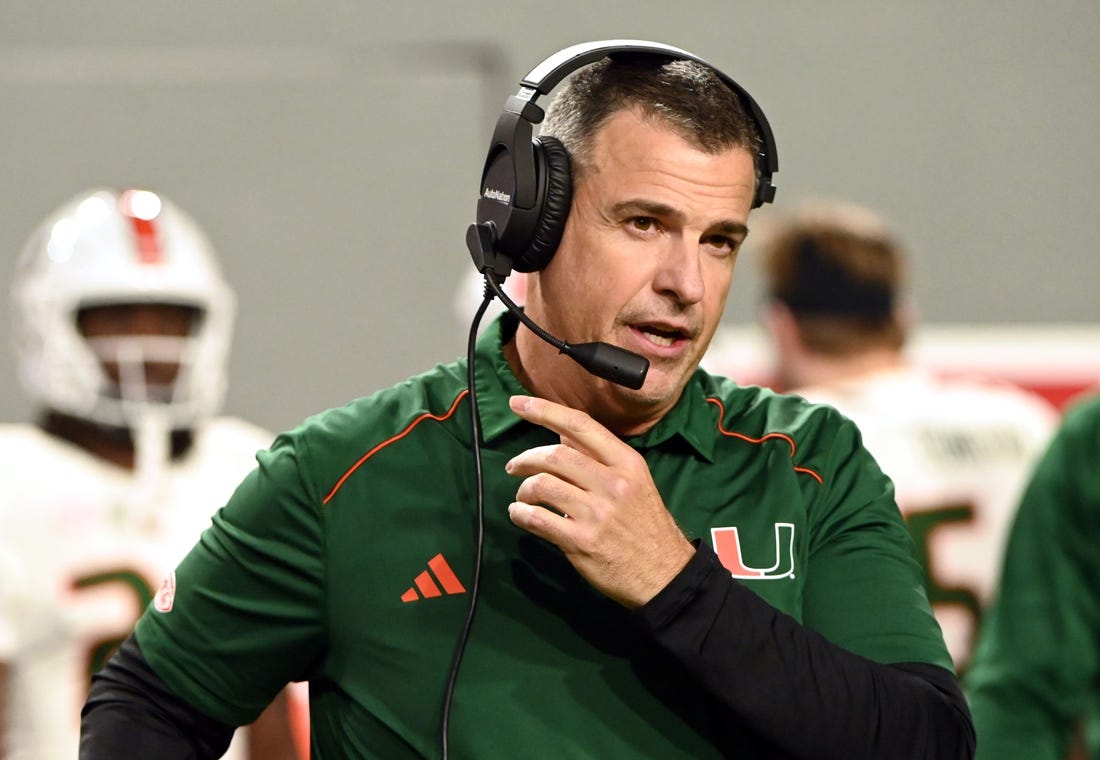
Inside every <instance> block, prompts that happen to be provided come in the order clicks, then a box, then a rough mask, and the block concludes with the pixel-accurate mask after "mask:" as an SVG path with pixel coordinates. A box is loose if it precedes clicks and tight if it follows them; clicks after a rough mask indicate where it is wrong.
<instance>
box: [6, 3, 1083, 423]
mask: <svg viewBox="0 0 1100 760" xmlns="http://www.w3.org/2000/svg"><path fill="white" fill-rule="evenodd" d="M620 37H634V38H643V39H654V40H658V41H662V42H667V43H670V44H673V45H677V46H679V47H683V48H686V49H688V50H691V51H692V52H694V53H697V54H699V55H701V56H703V57H705V58H707V59H709V60H710V61H712V62H713V63H714V64H715V65H717V66H719V67H721V68H723V69H724V70H725V71H726V72H727V73H729V74H730V75H731V76H733V77H734V78H735V79H737V80H738V81H739V82H740V83H741V84H742V85H744V86H745V87H746V88H747V89H748V90H749V91H750V92H751V93H752V94H753V96H754V97H755V98H756V99H757V101H758V102H759V103H760V104H761V106H762V107H763V108H764V110H765V112H766V113H767V115H768V118H769V120H770V122H771V124H772V127H773V129H774V131H775V135H776V140H777V143H778V146H779V156H780V171H779V173H778V174H777V176H776V180H777V183H778V184H779V188H780V189H779V196H778V199H777V205H778V207H779V208H783V207H786V206H789V205H791V204H793V203H795V202H797V201H799V200H801V199H804V198H806V197H809V196H841V197H845V198H849V199H852V200H856V201H860V202H863V203H866V204H869V205H872V206H873V207H875V208H877V209H878V210H880V211H881V212H883V213H885V214H886V215H888V216H889V217H890V218H891V219H892V220H893V221H894V222H895V224H896V226H897V227H898V229H899V231H900V232H901V234H902V235H903V236H904V237H905V238H906V239H907V240H908V242H909V244H910V247H911V249H912V251H913V254H914V263H913V266H914V272H913V291H914V296H915V298H916V300H917V303H918V306H919V308H920V313H921V316H922V319H923V320H924V321H925V322H926V323H928V324H951V323H969V324H979V325H988V326H991V327H992V326H1000V327H1004V326H1010V325H1022V324H1030V325H1034V324H1058V323H1090V324H1092V323H1095V322H1096V320H1097V314H1098V306H1097V303H1098V298H1097V295H1096V292H1095V291H1096V285H1097V281H1098V279H1100V278H1098V275H1100V258H1098V256H1097V251H1096V247H1097V235H1096V222H1095V220H1094V214H1093V212H1092V205H1093V203H1094V202H1095V199H1096V197H1097V189H1098V183H1097V177H1100V150H1098V148H1097V138H1096V134H1097V124H1098V123H1100V95H1098V93H1100V44H1097V41H1098V40H1100V4H1098V3H1097V2H1096V1H1095V0H1048V2H1044V3H1024V2H1005V1H1003V0H974V1H973V2H961V3H960V2H959V1H958V0H919V2H918V1H917V0H912V1H911V2H899V3H880V2H872V1H870V0H866V1H860V0H831V1H830V2H827V3H825V2H819V0H789V1H788V2H778V3H762V2H757V3H744V2H730V1H729V0H725V1H724V2H717V1H716V0H710V1H708V2H694V3H693V2H681V3H655V2H654V3H644V4H643V3H637V2H634V3H626V2H604V3H593V2H590V1H588V2H578V1H577V0H557V2H554V3H497V2H484V0H482V1H480V2H426V1H423V0H406V1H405V2H402V3H382V2H376V1H374V0H362V1H359V2H351V1H350V0H347V1H344V2H341V1H340V0H317V1H316V2H310V3H305V2H302V3H294V2H287V1H286V0H265V1H264V2H259V1H258V0H237V2H233V3H226V2H220V1H218V2H214V1H213V0H189V2H186V3H184V2H166V1H161V0H152V1H150V2H143V3H134V2H132V1H131V0H125V1H123V0H98V1H97V2H95V3H80V2H75V0H71V1H70V2H50V1H49V0H2V2H0V111H2V114H3V116H2V117H0V169H2V176H3V182H2V184H0V220H2V221H0V256H2V257H3V264H4V270H5V278H6V277H7V276H8V275H9V274H10V271H11V267H12V265H13V264H14V260H15V257H16V255H17V254H18V251H19V249H20V247H21V246H22V243H23V241H24V239H25V238H26V236H27V235H28V234H29V233H30V231H31V229H32V228H33V227H34V226H35V225H36V224H37V223H38V221H39V220H40V219H41V218H42V217H44V216H45V215H46V214H47V213H48V212H50V211H51V210H52V209H53V208H55V207H56V206H58V205H60V203H61V202H63V201H64V200H66V199H67V198H68V197H70V196H71V195H73V194H75V193H76V192H78V191H80V190H82V189H84V188H87V187H91V186H95V185H100V184H107V185H143V186H149V187H152V188H154V189H158V190H160V191H162V192H163V193H164V194H165V195H167V196H169V197H171V198H173V199H174V200H175V201H176V202H177V203H179V204H180V205H181V206H183V207H184V208H185V209H187V210H188V211H190V212H191V213H192V215H194V216H195V217H196V219H197V220H198V221H199V223H200V224H201V225H202V226H203V227H204V228H205V229H206V231H207V232H208V233H209V235H210V237H211V238H212V239H213V241H214V243H215V245H216V246H217V248H218V250H219V252H220V255H221V257H222V260H223V264H224V267H225V270H226V273H227V276H228V278H229V280H230V281H231V283H232V284H233V286H234V287H235V289H236V291H237V294H238V299H239V308H240V313H239V317H238V323H237V333H236V340H235V352H234V357H233V362H232V377H231V385H230V392H229V397H228V401H227V411H228V412H230V413H233V414H238V415H242V416H245V417H248V418H251V419H253V420H255V421H257V422H259V423H261V424H264V425H267V426H269V427H272V428H275V429H282V428H285V427H289V426H292V425H294V424H296V423H297V422H298V421H299V420H300V419H301V418H303V417H304V416H306V415H307V414H310V413H312V412H314V411H317V410H320V409H322V408H325V407H327V406H331V405H335V404H340V403H343V402H345V401H347V400H349V399H351V398H353V397H355V396H358V395H362V394H364V393H368V392H370V391H372V390H375V389H377V388H379V387H382V386H385V385H389V384H391V383H393V382H395V381H397V380H399V379H401V378H403V377H405V376H407V375H409V374H411V373H413V372H417V371H419V370H421V369H425V368H427V367H428V366H430V365H431V364H433V363H435V362H437V361H441V360H448V359H451V358H453V357H456V356H458V355H460V354H461V353H462V352H463V351H464V340H465V332H466V326H465V325H462V324H459V322H458V320H457V318H456V317H455V310H454V307H453V301H454V294H455V291H456V287H457V283H458V282H459V281H460V280H461V278H462V277H463V275H464V274H465V273H466V272H467V270H468V269H469V267H470V264H469V257H468V255H467V253H466V250H465V246H464V243H463V237H464V232H465V227H466V225H467V224H468V223H469V222H470V221H471V220H472V215H473V208H474V202H475V199H476V193H477V184H478V177H479V172H480V168H481V162H482V159H483V157H484V151H485V147H486V145H487V142H488V138H489V134H490V131H491V128H492V125H493V123H494V121H495V118H496V115H497V113H498V112H499V109H500V106H501V105H502V104H503V103H504V100H505V99H506V98H507V96H508V95H510V94H512V93H513V92H514V91H515V89H516V83H517V82H518V80H519V79H520V77H521V76H522V75H523V74H525V73H526V72H527V71H528V70H529V69H530V68H532V67H533V66H534V65H535V64H536V63H538V62H539V61H541V60H542V59H543V58H544V57H545V56H547V55H549V54H550V53H552V52H554V51H555V50H557V49H559V48H561V47H565V46H567V45H570V44H573V43H576V42H581V41H585V40H591V39H600V38H620ZM750 240H751V238H750ZM754 264H755V262H754V261H753V260H752V250H751V246H749V248H748V249H747V250H746V253H745V256H744V257H743V259H742V262H741V264H740V269H739V271H738V275H737V277H738V279H737V280H736V281H735V284H734V290H733V294H732V296H731V302H730V306H729V308H728V313H727V317H726V319H727V321H728V322H729V323H730V324H731V325H733V326H736V325H744V324H748V323H751V322H752V321H753V320H754V318H755V309H756V305H757V302H758V294H757V292H756V287H757V282H758V280H757V278H756V275H755V272H754V269H755V267H754ZM0 302H2V303H0V307H2V308H3V309H4V314H5V315H6V314H7V308H8V297H7V292H6V288H4V289H3V292H2V293H0ZM3 337H4V339H5V342H6V341H7V337H8V334H7V326H6V324H5V325H4V332H3ZM0 391H2V393H0V419H4V420H19V419H25V418H26V417H27V416H28V414H29V410H28V406H27V403H26V402H25V400H24V399H23V397H22V394H21V392H20V389H19V387H18V384H17V382H16V375H15V367H14V362H13V361H12V358H11V356H10V352H4V353H3V354H2V356H0Z"/></svg>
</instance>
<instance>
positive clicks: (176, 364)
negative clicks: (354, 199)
mask: <svg viewBox="0 0 1100 760" xmlns="http://www.w3.org/2000/svg"><path fill="white" fill-rule="evenodd" d="M11 290H12V301H13V323H12V333H13V337H14V343H15V352H16V355H17V359H18V369H19V372H20V379H21V380H22V383H23V386H24V388H25V390H26V392H27V394H28V395H29V397H30V399H31V401H32V402H33V404H34V410H35V413H36V415H37V416H36V419H35V420H34V422H33V424H7V425H3V426H0V480H2V481H3V489H2V490H0V756H3V757H5V758H12V759H13V760H14V759H15V758H28V759H29V758H36V759H37V760H51V759H53V758H58V759H60V758H72V757H75V756H76V754H77V751H78V750H77V748H78V744H79V728H80V708H81V706H82V704H83V703H84V700H85V698H86V697H87V693H88V688H89V685H90V683H91V677H92V674H93V673H94V672H95V671H97V670H99V669H100V668H101V667H102V666H103V664H104V663H105V662H106V660H107V658H108V657H109V656H110V654H111V653H112V652H113V651H114V650H115V649H116V648H117V647H118V645H119V643H121V642H122V641H123V639H125V637H126V635H127V634H128V633H129V631H130V630H131V629H132V628H133V625H134V622H135V621H136V620H137V618H138V616H139V615H140V614H141V612H142V610H143V609H144V608H145V607H146V606H147V605H148V603H149V602H150V601H151V600H152V598H153V596H154V593H155V591H156V589H157V588H158V587H159V585H160V584H161V582H162V580H163V578H165V577H166V576H168V574H169V573H170V572H171V570H172V569H173V568H174V567H175V564H176V563H177V562H178V561H179V560H180V559H182V557H183V556H184V554H186V552H187V550H188V549H189V548H190V547H191V545H192V544H194V542H195V540H196V539H197V538H198V536H199V534H200V532H201V531H202V530H203V529H204V528H205V527H206V526H207V525H209V524H210V515H211V513H212V512H213V511H214V509H215V508H216V506H217V505H218V504H221V503H224V502H225V501H226V500H227V499H228V498H229V496H230V494H231V493H232V492H233V489H234V488H235V486H236V485H237V483H238V482H239V481H240V479H241V478H242V477H243V476H244V475H245V473H247V472H248V471H249V470H251V469H252V468H254V467H255V464H256V462H255V455H256V452H257V451H258V450H260V449H263V448H265V447H267V446H268V445H269V444H270V442H271V438H272V436H271V434H270V433H268V432H267V431H265V430H262V429H260V428H258V427H256V426H254V425H252V424H249V423H247V422H245V421H243V420H239V419H236V418H230V417H219V416H217V413H218V410H219V409H220V406H221V403H222V399H223V396H224V393H225V389H226V374H227V372H226V369H227V363H228V352H229V345H230V337H231V332H232V325H233V318H234V309H235V303H234V296H233V293H232V291H231V290H230V288H229V286H228V284H227V283H226V282H225V280H224V278H223V276H222V273H221V271H220V268H219V266H218V262H217V261H216V259H215V256H214V251H213V249H212V247H211V246H210V243H209V241H208V240H207V239H206V237H205V236H204V234H203V233H202V231H201V230H200V229H199V227H198V226H197V224H196V223H195V222H194V220H193V219H192V218H191V217H190V216H189V215H187V214H186V213H185V212H183V211H182V210H181V209H180V208H178V207H177V206H176V205H175V204H173V203H172V202H171V201H169V200H168V199H166V198H164V197H162V196H160V195H158V194H156V193H153V192H151V191H148V190H143V189H137V188H130V189H125V190H121V191H116V190H110V189H104V188H97V189H93V190H89V191H87V192H84V193H81V194H80V195H78V196H76V197H74V198H73V199H71V200H70V201H68V202H67V203H65V204H64V205H63V206H61V207H60V208H59V209H57V210H56V211H55V212H53V213H51V214H50V215H49V216H48V217H47V218H46V219H45V220H44V221H43V222H42V223H41V225H40V226H39V227H38V228H37V230H35V232H34V233H33V234H32V236H31V237H30V239H29V240H28V242H27V244H26V246H25V247H24V250H23V252H22V255H21V257H20V259H19V261H18V263H17V266H16V269H15V273H14V278H13V281H12V287H11ZM272 696H273V698H274V697H275V696H276V695H274V694H273V695H272ZM286 709H287V707H286V699H285V698H284V697H283V696H279V698H278V699H277V700H276V704H274V705H273V706H272V709H271V711H270V712H269V713H267V714H266V716H265V718H264V719H263V720H262V721H261V722H260V723H258V724H257V725H256V726H255V727H254V730H252V731H251V732H249V741H248V746H249V747H250V748H251V749H252V750H253V752H252V754H251V755H249V754H247V753H246V752H245V751H244V741H243V739H242V741H240V742H234V748H233V749H232V750H231V752H232V756H233V757H237V758H245V757H249V756H251V757H256V758H259V757H264V758H278V757H285V758H292V757H295V756H296V755H295V754H294V752H293V743H292V741H291V740H290V739H291V735H290V732H289V724H288V722H287V713H286ZM287 750H290V751H287Z"/></svg>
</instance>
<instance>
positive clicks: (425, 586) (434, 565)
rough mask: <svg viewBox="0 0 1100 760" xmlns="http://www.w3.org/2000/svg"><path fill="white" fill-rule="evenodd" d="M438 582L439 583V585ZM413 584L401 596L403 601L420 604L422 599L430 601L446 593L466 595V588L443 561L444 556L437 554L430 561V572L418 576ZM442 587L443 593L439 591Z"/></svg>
mask: <svg viewBox="0 0 1100 760" xmlns="http://www.w3.org/2000/svg"><path fill="white" fill-rule="evenodd" d="M429 570H430V571H431V572H429ZM433 574H434V577H433ZM436 581H438V584H437V583H436ZM413 583H414V585H412V586H410V587H409V589H408V590H407V591H406V592H405V593H404V594H402V595H401V601H403V602H418V601H420V600H421V599H429V598H431V597H433V596H443V593H444V592H446V593H447V594H465V593H466V587H465V586H463V585H462V582H461V581H460V580H458V576H457V575H455V571H454V570H452V569H451V566H450V565H448V564H447V560H445V559H443V555H442V554H437V555H435V556H434V557H432V558H431V559H430V560H428V570H425V571H424V572H422V573H421V574H420V575H418V576H416V578H415V579H414V581H413ZM440 586H442V587H443V590H442V591H440V590H439V587H440ZM418 592H419V593H418Z"/></svg>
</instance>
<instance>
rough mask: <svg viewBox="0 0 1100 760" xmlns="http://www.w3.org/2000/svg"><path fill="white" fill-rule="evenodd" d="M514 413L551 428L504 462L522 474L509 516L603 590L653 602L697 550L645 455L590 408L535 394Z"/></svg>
mask: <svg viewBox="0 0 1100 760" xmlns="http://www.w3.org/2000/svg"><path fill="white" fill-rule="evenodd" d="M510 406H511V408H512V411H513V412H515V413H516V414H517V415H519V416H520V417H522V418H523V419H525V420H527V421H528V422H532V423H534V424H536V425H542V426H543V427H546V428H549V429H550V430H553V431H554V432H555V433H557V434H558V435H559V436H560V439H561V443H559V444H557V445H554V446H539V447H537V448H533V449H528V450H527V451H525V452H523V453H522V454H519V455H517V456H516V457H514V458H513V459H512V460H511V461H509V462H508V464H507V465H506V468H505V469H506V470H507V471H508V472H509V473H510V474H512V475H518V476H521V477H523V478H524V480H523V482H522V483H521V484H520V487H519V490H518V491H517V492H516V501H514V502H513V503H512V504H510V505H509V506H508V515H509V517H510V518H511V520H512V522H513V523H515V524H516V525H518V526H519V527H520V528H523V529H524V530H526V531H528V532H529V533H532V534H534V535H536V536H539V537H541V538H544V539H546V540H547V541H550V542H551V543H553V544H555V545H556V546H557V547H558V548H559V549H561V550H562V552H564V553H565V556H566V557H567V558H568V559H569V561H570V562H571V563H572V564H573V567H575V568H576V569H577V572H579V573H580V574H581V575H583V576H584V577H585V578H586V579H587V580H588V582H589V583H591V584H592V585H593V586H594V587H595V588H596V589H597V590H598V591H600V592H601V593H603V594H605V595H607V596H608V597H610V598H611V599H614V600H615V601H617V602H619V603H620V604H622V605H623V606H625V607H628V608H630V609H633V608H635V607H639V606H641V605H643V604H645V603H646V602H648V601H649V600H650V599H652V598H653V597H654V596H655V595H656V594H657V592H658V591H660V590H661V589H662V588H664V587H665V586H666V585H667V584H668V583H669V581H671V580H672V579H673V578H674V577H675V576H676V574H677V573H679V572H680V571H681V570H682V569H683V567H684V565H686V564H687V562H688V560H689V559H691V556H692V555H693V554H694V552H695V549H694V547H692V545H691V543H690V542H689V541H688V539H687V538H686V537H685V536H684V534H683V532H682V531H681V530H680V528H679V527H678V526H677V525H676V521H675V520H674V519H673V518H672V515H671V514H669V512H668V509H666V508H665V505H664V502H663V501H662V499H661V495H660V493H658V491H657V487H656V485H654V483H653V478H652V476H651V475H650V473H649V467H648V466H647V465H646V462H645V459H643V458H642V456H641V455H640V454H639V453H638V452H637V451H635V450H634V449H632V448H631V447H630V446H628V445H627V444H625V443H623V442H622V441H621V440H619V438H618V437H616V436H615V434H613V433H612V432H611V431H609V430H608V429H607V428H605V427H604V426H602V425H600V424H599V423H598V422H596V421H595V420H594V419H592V418H591V417H590V416H589V415H587V414H585V413H584V412H581V411H578V410H576V409H571V408H569V407H567V406H563V405H561V404H557V403H554V402H552V401H547V400H545V399H540V398H535V397H532V396H513V397H512V398H511V400H510Z"/></svg>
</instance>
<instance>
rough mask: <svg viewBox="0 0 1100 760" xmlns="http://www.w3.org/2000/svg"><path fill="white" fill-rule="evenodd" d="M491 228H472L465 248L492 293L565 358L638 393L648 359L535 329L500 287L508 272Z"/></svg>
mask: <svg viewBox="0 0 1100 760" xmlns="http://www.w3.org/2000/svg"><path fill="white" fill-rule="evenodd" d="M491 224H492V223H491V222H490V223H489V225H480V224H478V225H473V224H472V225H470V229H469V230H468V231H467V233H466V245H467V247H468V248H469V249H470V255H471V256H472V257H473V259H474V264H475V265H476V266H477V268H478V270H479V271H481V273H482V274H483V275H484V277H485V282H486V283H487V284H488V285H489V287H490V288H492V290H493V293H495V294H496V297H497V298H499V299H500V301H501V303H503V304H504V306H505V308H507V309H508V311H510V312H512V313H513V314H515V315H516V316H517V317H518V318H519V321H520V322H522V323H523V324H524V325H526V326H527V327H528V328H529V329H530V330H531V332H533V333H534V334H535V335H537V336H538V337H540V338H542V339H543V340H544V341H546V342H547V343H549V344H550V345H552V346H554V347H555V348H557V349H558V350H559V351H561V352H562V353H563V354H565V355H566V356H568V357H569V358H570V359H572V360H573V361H575V362H576V363H577V364H579V365H581V366H582V367H584V368H585V370H586V371H588V372H590V373H592V374H593V375H595V376H596V377H602V378H603V379H604V380H610V381H611V382H613V383H615V384H616V385H622V386H625V387H627V388H631V389H632V390H638V389H639V388H641V387H642V384H643V383H645V376H646V373H647V372H648V371H649V359H646V358H645V357H644V356H640V355H638V354H635V353H632V352H630V351H627V350H626V349H624V348H619V347H618V346H613V345H611V344H610V343H578V344H577V345H575V346H574V345H571V344H569V343H566V342H565V341H564V340H561V339H560V338H555V337H554V336H553V335H551V334H550V333H548V332H546V331H545V330H543V329H542V328H541V327H539V326H538V325H536V324H535V323H534V321H532V320H531V318H530V317H528V316H527V315H526V314H525V313H524V311H523V309H521V308H520V307H519V306H517V305H516V303H515V301H513V300H512V299H511V298H509V297H508V294H507V293H505V292H504V288H502V287H501V286H500V281H498V280H497V277H500V278H501V281H503V278H504V277H506V276H507V271H506V272H505V273H504V275H503V276H501V273H500V271H499V268H498V264H497V262H496V260H495V256H494V252H493V249H492V238H493V230H492V227H491ZM500 264H502V265H503V268H505V269H506V270H510V268H511V267H510V266H509V265H508V263H507V262H500Z"/></svg>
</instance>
